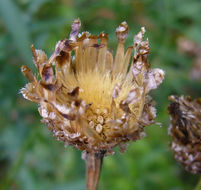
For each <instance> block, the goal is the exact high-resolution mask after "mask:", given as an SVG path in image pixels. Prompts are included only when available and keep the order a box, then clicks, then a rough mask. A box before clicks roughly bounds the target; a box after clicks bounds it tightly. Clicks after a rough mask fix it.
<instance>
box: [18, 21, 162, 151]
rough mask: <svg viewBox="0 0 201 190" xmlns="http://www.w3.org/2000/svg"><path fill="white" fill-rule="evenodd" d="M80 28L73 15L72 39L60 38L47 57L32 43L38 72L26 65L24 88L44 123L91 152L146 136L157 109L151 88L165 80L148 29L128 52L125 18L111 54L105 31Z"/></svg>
mask: <svg viewBox="0 0 201 190" xmlns="http://www.w3.org/2000/svg"><path fill="white" fill-rule="evenodd" d="M80 27H81V22H80V20H79V19H77V20H75V21H74V23H73V25H72V32H71V33H70V37H69V39H64V40H61V41H59V42H58V43H57V44H56V47H55V51H54V53H53V54H52V56H51V57H50V58H49V59H47V56H46V54H45V53H44V52H43V51H41V50H36V49H35V48H34V47H33V46H32V51H33V57H34V64H35V66H36V67H37V69H38V73H37V75H36V76H35V75H33V74H32V72H31V71H30V69H29V68H28V67H26V66H23V67H22V72H23V73H24V74H25V76H26V77H27V78H28V79H29V81H30V83H28V84H27V85H26V86H25V88H23V89H21V93H22V94H23V96H24V98H26V99H28V100H30V101H33V102H36V103H37V104H39V113H40V115H41V116H42V117H43V119H42V122H44V123H46V124H48V126H49V129H50V130H51V131H52V132H53V134H54V135H55V136H56V138H57V139H58V140H60V141H64V142H65V143H66V144H69V145H73V146H75V147H76V148H78V149H80V150H86V151H87V152H99V151H102V150H104V151H107V152H111V151H112V149H113V147H115V146H117V145H121V144H122V143H123V142H127V141H129V140H133V141H136V140H138V139H140V138H142V137H143V134H144V132H143V129H144V127H145V126H148V125H151V124H153V123H154V119H155V117H156V109H155V108H154V105H153V102H152V101H151V97H150V96H149V95H148V93H149V91H150V90H152V89H156V88H157V86H158V85H159V84H160V83H161V82H162V80H163V78H164V72H163V71H162V70H161V69H150V65H149V62H148V59H147V57H148V54H149V42H148V40H146V41H143V37H144V32H145V29H144V28H142V29H141V31H140V32H139V33H138V34H137V35H136V36H135V38H134V45H133V46H131V47H128V48H127V50H126V51H125V50H124V43H125V41H126V38H127V36H128V25H127V23H126V22H122V23H121V25H120V26H119V27H118V28H117V29H116V36H117V39H118V47H117V52H116V55H115V56H114V57H113V55H112V53H111V52H110V51H109V50H108V47H107V44H108V35H107V34H105V33H100V35H98V36H95V35H91V34H90V33H89V32H83V33H82V34H80V33H79V32H80ZM133 48H134V50H135V55H134V57H133V59H132V64H131V66H130V67H129V65H130V64H129V63H130V59H131V54H132V50H133ZM72 54H73V55H72ZM53 68H55V74H54V71H53ZM129 68H130V69H129ZM122 147H123V146H122Z"/></svg>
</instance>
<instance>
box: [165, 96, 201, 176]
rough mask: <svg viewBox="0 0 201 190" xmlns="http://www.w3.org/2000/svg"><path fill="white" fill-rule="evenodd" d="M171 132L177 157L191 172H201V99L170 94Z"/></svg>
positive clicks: (172, 146)
mask: <svg viewBox="0 0 201 190" xmlns="http://www.w3.org/2000/svg"><path fill="white" fill-rule="evenodd" d="M169 99H170V100H171V103H170V105H169V108H168V110H169V114H170V116H171V126H170V128H169V134H170V136H171V137H172V139H173V142H172V143H171V148H172V150H173V151H174V156H175V159H176V160H177V161H178V162H180V163H181V164H182V165H183V166H184V168H185V169H186V170H187V171H189V172H191V173H194V174H196V173H201V120H200V118H201V99H195V100H191V98H190V97H186V98H185V97H184V96H181V97H180V98H179V97H177V96H170V98H169Z"/></svg>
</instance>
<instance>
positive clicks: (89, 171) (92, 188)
mask: <svg viewBox="0 0 201 190" xmlns="http://www.w3.org/2000/svg"><path fill="white" fill-rule="evenodd" d="M104 154H105V151H101V152H98V153H88V152H87V153H86V155H85V160H86V189H87V190H97V186H98V181H99V176H100V172H101V167H102V162H103V157H104Z"/></svg>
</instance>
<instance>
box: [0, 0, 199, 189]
mask: <svg viewBox="0 0 201 190" xmlns="http://www.w3.org/2000/svg"><path fill="white" fill-rule="evenodd" d="M78 17H79V18H80V19H81V21H82V31H85V30H87V31H90V32H91V33H93V34H98V33H99V32H101V31H105V32H107V33H109V40H110V41H109V47H110V48H111V49H112V50H113V52H115V48H116V45H117V40H116V36H115V33H114V31H115V29H116V27H117V26H118V25H119V24H120V23H121V22H122V21H124V20H125V21H127V23H128V24H129V27H130V33H129V38H128V40H127V45H131V44H132V43H133V35H134V34H136V33H137V32H138V31H139V30H140V27H141V26H145V27H146V30H147V33H146V37H148V38H149V40H150V45H151V53H150V57H149V59H150V63H151V65H152V67H159V68H162V69H163V70H165V71H166V79H165V81H164V82H163V84H162V85H161V86H160V87H159V88H158V89H157V90H155V91H154V92H153V93H152V94H153V97H154V99H155V100H157V109H158V116H157V121H158V122H161V123H162V127H159V126H156V125H153V126H150V127H147V128H146V132H147V137H146V138H144V139H143V140H140V141H138V142H136V143H132V142H131V143H130V146H129V147H128V151H127V152H125V153H123V154H121V153H119V151H118V149H116V153H115V155H114V156H108V157H106V158H105V159H104V165H103V170H102V173H101V178H100V184H99V189H100V190H161V189H163V190H192V189H193V188H194V187H195V185H196V183H197V181H198V176H196V175H191V174H189V173H187V172H185V171H184V170H183V168H182V167H181V166H180V165H179V164H177V163H176V161H175V160H174V158H173V154H172V152H171V151H170V150H169V141H170V138H169V137H168V126H169V117H168V114H167V106H168V103H169V102H168V99H167V98H168V96H169V95H171V94H177V95H181V94H185V95H187V94H188V95H191V96H192V97H194V98H195V97H199V96H201V83H200V81H199V80H192V79H191V78H190V77H189V72H190V70H191V68H192V62H193V60H194V57H193V56H188V55H186V54H184V53H180V52H179V51H178V45H177V40H178V38H179V37H181V36H184V37H185V38H186V39H189V40H192V41H195V42H196V43H197V44H198V46H199V45H200V46H201V1H200V0H191V1H189V0H119V1H117V0H102V1H101V0H77V1H75V0H0V189H2V190H4V189H5V190H36V189H37V190H46V189H48V190H55V189H56V190H83V189H85V164H84V161H83V160H81V152H80V151H78V150H76V149H74V148H72V147H67V148H65V147H64V145H63V143H61V142H57V141H56V139H55V138H54V137H52V134H51V132H49V131H48V129H47V127H46V126H44V125H43V124H41V123H40V119H41V117H40V116H39V113H38V111H37V105H35V104H34V103H31V102H29V101H26V100H24V99H23V98H22V96H21V95H20V94H19V89H20V88H22V87H23V86H24V85H25V83H26V82H27V81H26V79H25V77H24V76H22V74H21V72H20V67H21V65H22V64H26V65H28V66H29V67H31V68H32V69H33V70H35V68H34V67H33V64H32V55H31V51H30V48H29V47H30V45H31V44H32V43H33V44H34V45H35V47H36V48H38V49H43V50H45V51H46V52H47V54H48V55H50V54H51V52H53V50H54V47H55V44H56V42H57V41H58V40H60V39H62V38H65V37H67V36H68V34H69V32H70V29H71V24H72V22H73V20H74V19H75V18H78Z"/></svg>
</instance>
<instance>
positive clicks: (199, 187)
mask: <svg viewBox="0 0 201 190" xmlns="http://www.w3.org/2000/svg"><path fill="white" fill-rule="evenodd" d="M200 189H201V177H200V180H199V182H198V184H197V185H196V187H195V190H200Z"/></svg>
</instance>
